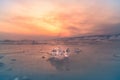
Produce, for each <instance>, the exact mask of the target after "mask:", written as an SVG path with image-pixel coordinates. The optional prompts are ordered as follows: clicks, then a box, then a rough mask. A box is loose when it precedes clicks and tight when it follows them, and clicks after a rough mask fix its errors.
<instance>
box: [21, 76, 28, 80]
mask: <svg viewBox="0 0 120 80" xmlns="http://www.w3.org/2000/svg"><path fill="white" fill-rule="evenodd" d="M22 80H30V79H29V78H28V77H27V76H23V77H22Z"/></svg>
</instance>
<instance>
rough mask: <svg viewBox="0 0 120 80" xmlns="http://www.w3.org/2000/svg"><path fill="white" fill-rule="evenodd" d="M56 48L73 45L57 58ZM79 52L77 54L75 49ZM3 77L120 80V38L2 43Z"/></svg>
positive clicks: (1, 79) (0, 75)
mask: <svg viewBox="0 0 120 80" xmlns="http://www.w3.org/2000/svg"><path fill="white" fill-rule="evenodd" d="M55 47H61V48H70V52H71V55H70V57H69V58H67V59H63V60H60V61H56V60H54V59H51V58H50V55H49V53H50V52H51V50H52V49H53V48H55ZM78 48H79V49H80V50H81V51H80V53H76V52H75V50H76V49H78ZM0 80H120V41H113V42H112V41H105V42H92V41H89V42H86V43H79V44H61V45H60V44H59V45H57V44H54V45H53V44H44V45H43V44H41V45H2V44H1V45H0Z"/></svg>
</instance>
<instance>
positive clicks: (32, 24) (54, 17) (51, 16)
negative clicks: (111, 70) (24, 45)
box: [0, 0, 120, 39]
mask: <svg viewBox="0 0 120 80" xmlns="http://www.w3.org/2000/svg"><path fill="white" fill-rule="evenodd" d="M115 33H120V0H0V39H48V38H55V37H71V36H80V35H96V34H115Z"/></svg>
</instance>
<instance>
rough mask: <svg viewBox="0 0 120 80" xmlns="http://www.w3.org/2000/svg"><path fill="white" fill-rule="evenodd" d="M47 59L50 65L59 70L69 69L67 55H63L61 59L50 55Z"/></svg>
mask: <svg viewBox="0 0 120 80" xmlns="http://www.w3.org/2000/svg"><path fill="white" fill-rule="evenodd" d="M48 61H49V62H50V63H51V65H52V66H54V67H55V68H56V69H57V70H59V71H63V70H66V71H69V70H70V68H69V63H70V60H69V58H67V57H65V58H63V59H58V58H54V57H51V58H49V59H48Z"/></svg>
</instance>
